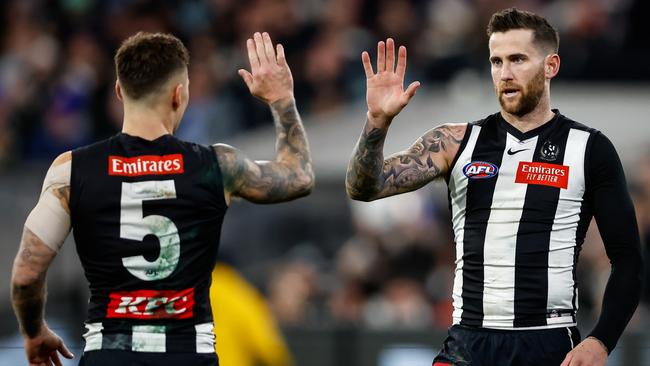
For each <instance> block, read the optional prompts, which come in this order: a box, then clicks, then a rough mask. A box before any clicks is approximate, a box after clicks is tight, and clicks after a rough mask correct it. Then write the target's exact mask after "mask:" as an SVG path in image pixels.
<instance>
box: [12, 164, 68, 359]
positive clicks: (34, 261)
mask: <svg viewBox="0 0 650 366" xmlns="http://www.w3.org/2000/svg"><path fill="white" fill-rule="evenodd" d="M70 160H71V154H70V153H69V152H68V153H65V154H62V155H61V156H59V157H58V158H57V159H56V160H55V161H54V163H52V166H51V167H50V169H49V170H48V172H47V175H46V177H45V181H44V183H43V190H42V192H41V196H40V198H39V201H38V203H37V204H36V207H35V208H34V210H32V212H31V213H30V215H29V217H28V218H27V221H26V222H25V228H24V230H23V236H22V239H21V242H20V248H19V250H18V254H17V255H16V258H15V260H14V265H13V270H12V276H11V302H12V305H13V308H14V311H15V313H16V317H17V318H18V324H19V325H20V331H21V333H22V335H23V338H24V345H25V353H26V355H27V360H28V362H29V363H30V365H32V364H39V365H40V364H41V362H44V363H45V364H48V365H49V364H50V362H54V364H55V365H60V364H61V361H60V359H59V356H58V354H57V351H58V352H60V353H61V354H62V355H63V356H64V357H66V358H72V357H73V356H72V354H71V353H70V351H69V350H68V349H67V348H66V347H65V345H64V344H63V341H62V340H61V339H60V338H59V337H58V336H57V335H56V334H54V333H53V332H52V331H51V330H50V329H49V328H48V327H47V325H46V324H45V321H44V319H43V313H44V309H45V297H46V290H45V276H46V274H47V270H48V268H49V266H50V264H51V263H52V260H53V259H54V257H55V256H56V253H57V250H58V248H60V247H61V245H62V244H63V241H64V240H65V237H66V236H67V235H68V233H69V232H70V209H69V204H68V203H69V201H70V174H69V172H70Z"/></svg>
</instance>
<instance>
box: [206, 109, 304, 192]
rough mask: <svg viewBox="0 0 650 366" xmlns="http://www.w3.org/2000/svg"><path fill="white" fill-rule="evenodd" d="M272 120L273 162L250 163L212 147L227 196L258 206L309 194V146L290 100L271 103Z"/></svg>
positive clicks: (240, 155)
mask: <svg viewBox="0 0 650 366" xmlns="http://www.w3.org/2000/svg"><path fill="white" fill-rule="evenodd" d="M271 111H272V112H273V117H274V121H275V130H276V136H277V137H276V152H277V157H276V160H275V161H252V160H250V159H248V158H247V157H246V156H245V155H244V153H242V152H241V151H240V150H237V149H236V148H234V147H232V146H228V145H224V144H217V145H214V149H215V151H216V153H217V157H218V159H219V165H220V167H221V171H222V174H223V176H224V188H225V190H226V195H227V196H230V195H234V196H239V197H242V198H245V199H247V200H249V201H252V202H257V203H273V202H282V201H289V200H292V199H295V198H299V197H302V196H305V195H307V194H309V193H310V192H311V190H312V188H313V186H314V172H313V169H312V165H311V158H310V154H309V144H308V142H307V137H306V135H305V131H304V129H303V127H302V123H301V122H300V116H299V115H298V111H297V110H296V104H295V101H294V100H293V98H291V99H283V100H278V101H276V102H274V103H272V104H271Z"/></svg>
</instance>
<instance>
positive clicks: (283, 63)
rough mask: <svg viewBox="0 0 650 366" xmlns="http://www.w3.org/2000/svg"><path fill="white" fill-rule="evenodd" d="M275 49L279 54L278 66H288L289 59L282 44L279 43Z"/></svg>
mask: <svg viewBox="0 0 650 366" xmlns="http://www.w3.org/2000/svg"><path fill="white" fill-rule="evenodd" d="M275 48H276V49H277V53H278V65H280V66H286V65H287V58H286V56H285V55H284V47H283V46H282V45H281V44H279V43H278V44H277V45H276V46H275Z"/></svg>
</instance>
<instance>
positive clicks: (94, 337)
mask: <svg viewBox="0 0 650 366" xmlns="http://www.w3.org/2000/svg"><path fill="white" fill-rule="evenodd" d="M85 326H86V329H87V330H86V333H84V335H83V337H84V339H85V340H86V346H85V347H84V352H88V351H96V350H99V349H102V341H103V337H102V329H104V326H103V325H102V323H86V324H85Z"/></svg>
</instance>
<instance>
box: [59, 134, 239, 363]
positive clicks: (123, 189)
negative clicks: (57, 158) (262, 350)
mask: <svg viewBox="0 0 650 366" xmlns="http://www.w3.org/2000/svg"><path fill="white" fill-rule="evenodd" d="M70 209H71V219H72V227H73V232H74V238H75V243H76V247H77V252H78V254H79V258H80V259H81V263H82V265H83V267H84V272H85V275H86V278H87V279H88V283H89V287H90V300H89V303H88V318H87V321H86V329H87V331H86V333H85V334H84V338H85V341H86V345H85V348H84V351H85V352H88V351H93V350H100V349H116V350H128V351H134V352H185V353H214V334H213V323H212V311H211V308H210V299H209V289H210V284H211V278H212V277H211V273H212V269H213V267H214V265H215V263H216V259H217V249H218V246H219V236H220V232H221V224H222V222H223V218H224V215H225V213H226V209H227V206H226V202H225V199H224V193H223V184H222V176H221V171H220V168H219V164H218V161H217V157H216V155H215V153H214V151H213V150H212V149H211V148H210V147H207V146H201V145H197V144H193V143H188V142H184V141H181V140H178V139H176V138H175V137H173V136H171V135H164V136H161V137H159V138H157V139H155V140H153V141H148V140H144V139H142V138H140V137H136V136H130V135H127V134H124V133H120V134H118V135H116V136H114V137H112V138H110V139H107V140H104V141H101V142H98V143H96V144H93V145H90V146H86V147H82V148H79V149H76V150H74V151H73V152H72V175H71V193H70Z"/></svg>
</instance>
